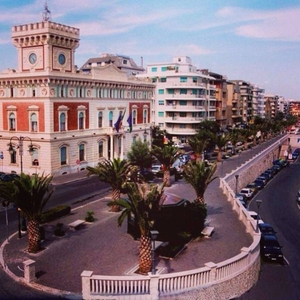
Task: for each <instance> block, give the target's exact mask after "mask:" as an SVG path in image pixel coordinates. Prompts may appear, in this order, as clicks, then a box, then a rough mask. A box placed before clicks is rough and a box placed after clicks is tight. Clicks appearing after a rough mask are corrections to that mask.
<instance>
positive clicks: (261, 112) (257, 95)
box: [252, 85, 265, 119]
mask: <svg viewBox="0 0 300 300" xmlns="http://www.w3.org/2000/svg"><path fill="white" fill-rule="evenodd" d="M264 93H265V91H264V89H262V88H260V87H258V86H256V85H253V86H252V107H253V111H252V119H254V118H255V117H260V118H264V117H265V101H264Z"/></svg>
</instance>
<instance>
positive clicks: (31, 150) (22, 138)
mask: <svg viewBox="0 0 300 300" xmlns="http://www.w3.org/2000/svg"><path fill="white" fill-rule="evenodd" d="M13 139H16V140H18V141H19V145H18V147H17V148H18V149H19V155H20V167H21V174H22V173H23V142H24V140H26V139H28V140H30V145H29V146H28V151H29V154H30V155H31V156H32V155H33V153H34V147H33V145H32V140H31V138H30V137H27V136H20V137H17V136H13V137H11V138H10V141H9V148H8V152H9V154H10V155H12V154H14V152H15V151H16V150H15V149H14V147H13V145H12V143H11V141H12V140H13Z"/></svg>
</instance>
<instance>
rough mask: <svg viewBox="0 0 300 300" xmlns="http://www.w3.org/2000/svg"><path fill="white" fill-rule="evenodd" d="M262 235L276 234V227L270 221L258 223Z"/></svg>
mask: <svg viewBox="0 0 300 300" xmlns="http://www.w3.org/2000/svg"><path fill="white" fill-rule="evenodd" d="M258 228H259V230H260V232H261V235H276V231H275V230H274V228H273V227H272V226H271V225H270V224H268V223H262V224H258Z"/></svg>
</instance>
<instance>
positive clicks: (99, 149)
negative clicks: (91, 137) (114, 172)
mask: <svg viewBox="0 0 300 300" xmlns="http://www.w3.org/2000/svg"><path fill="white" fill-rule="evenodd" d="M98 155H99V157H103V142H102V141H100V142H99V144H98Z"/></svg>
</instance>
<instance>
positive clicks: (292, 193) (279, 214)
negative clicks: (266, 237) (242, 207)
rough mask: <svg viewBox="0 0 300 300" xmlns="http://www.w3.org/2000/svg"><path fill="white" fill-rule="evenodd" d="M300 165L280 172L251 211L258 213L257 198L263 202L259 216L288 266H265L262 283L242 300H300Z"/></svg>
mask: <svg viewBox="0 0 300 300" xmlns="http://www.w3.org/2000/svg"><path fill="white" fill-rule="evenodd" d="M299 179H300V162H299V161H297V162H295V163H294V164H291V165H290V167H286V168H285V169H283V170H281V171H280V173H279V174H278V175H277V176H276V177H274V178H273V179H272V181H270V182H269V183H268V185H267V186H266V187H265V188H264V189H263V190H262V191H261V192H260V193H259V194H257V196H256V197H255V198H254V199H253V200H252V203H251V204H250V209H251V210H255V211H257V207H256V203H255V199H260V200H262V204H261V206H260V209H259V214H260V215H261V218H262V219H263V221H264V222H266V223H269V224H271V225H272V226H273V227H274V228H275V230H276V232H277V237H278V240H279V242H280V244H281V245H282V246H283V248H282V252H283V254H284V257H285V265H284V266H281V265H279V264H276V263H263V264H262V269H261V276H260V280H259V281H258V283H257V284H256V286H255V287H253V288H252V289H251V290H250V291H249V292H248V293H246V294H245V295H243V296H242V297H241V298H240V299H242V300H246V299H251V300H252V299H263V300H269V299H270V300H271V299H272V300H286V299H289V300H296V299H300V257H299V253H300V234H299V228H300V210H299V208H298V205H297V204H296V195H297V192H298V189H300V180H299Z"/></svg>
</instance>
